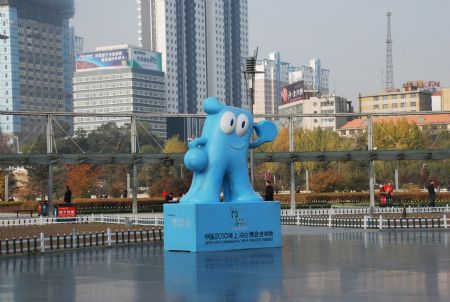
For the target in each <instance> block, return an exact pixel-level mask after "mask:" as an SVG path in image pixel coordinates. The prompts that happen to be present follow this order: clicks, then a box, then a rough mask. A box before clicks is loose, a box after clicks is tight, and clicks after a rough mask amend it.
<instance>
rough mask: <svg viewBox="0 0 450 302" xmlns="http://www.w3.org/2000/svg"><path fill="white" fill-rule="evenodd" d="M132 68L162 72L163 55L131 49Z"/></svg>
mask: <svg viewBox="0 0 450 302" xmlns="http://www.w3.org/2000/svg"><path fill="white" fill-rule="evenodd" d="M130 66H131V67H133V68H142V69H149V70H157V71H162V60H161V53H159V52H153V51H149V50H143V49H136V48H131V49H130Z"/></svg>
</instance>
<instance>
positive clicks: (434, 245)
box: [0, 227, 450, 302]
mask: <svg viewBox="0 0 450 302" xmlns="http://www.w3.org/2000/svg"><path fill="white" fill-rule="evenodd" d="M283 234H284V235H283V247H282V248H281V249H261V250H242V251H227V252H214V253H198V254H189V253H167V252H164V251H163V249H162V245H161V244H160V243H159V244H158V243H155V244H153V243H152V244H146V245H134V246H129V247H119V248H112V249H84V250H80V251H76V252H67V253H49V254H44V255H37V256H28V257H27V256H20V257H6V256H4V255H3V256H1V257H0V301H2V302H3V301H5V302H6V301H18V302H21V301H27V302H29V301H65V302H71V301H74V302H75V301H77V302H81V301H121V302H124V301H408V302H414V301H450V248H449V244H448V241H449V239H450V238H449V237H450V235H449V233H448V232H444V231H412V230H410V231H381V232H380V231H363V230H342V229H341V230H339V229H325V228H322V229H319V228H306V227H283Z"/></svg>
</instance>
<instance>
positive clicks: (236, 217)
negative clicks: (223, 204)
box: [230, 208, 247, 228]
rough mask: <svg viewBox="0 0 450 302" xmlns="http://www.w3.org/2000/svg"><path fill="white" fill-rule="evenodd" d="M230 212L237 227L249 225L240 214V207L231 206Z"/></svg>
mask: <svg viewBox="0 0 450 302" xmlns="http://www.w3.org/2000/svg"><path fill="white" fill-rule="evenodd" d="M230 214H231V218H232V219H233V226H234V227H235V228H245V227H246V226H247V223H246V221H245V219H244V218H242V217H240V216H239V209H237V208H230Z"/></svg>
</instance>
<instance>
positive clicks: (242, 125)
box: [236, 114, 250, 136]
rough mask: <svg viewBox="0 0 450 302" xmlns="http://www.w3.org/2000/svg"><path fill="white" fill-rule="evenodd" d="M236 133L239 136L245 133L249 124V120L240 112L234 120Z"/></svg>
mask: <svg viewBox="0 0 450 302" xmlns="http://www.w3.org/2000/svg"><path fill="white" fill-rule="evenodd" d="M236 124H237V125H236V134H237V135H239V136H242V135H244V134H245V133H247V130H248V127H249V126H250V122H249V120H248V117H247V115H245V114H240V115H239V116H238V118H237V122H236Z"/></svg>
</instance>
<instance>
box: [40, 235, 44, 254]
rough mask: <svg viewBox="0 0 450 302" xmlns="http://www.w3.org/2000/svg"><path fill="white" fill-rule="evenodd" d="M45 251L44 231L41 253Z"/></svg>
mask: <svg viewBox="0 0 450 302" xmlns="http://www.w3.org/2000/svg"><path fill="white" fill-rule="evenodd" d="M43 252H45V237H44V233H41V253H43Z"/></svg>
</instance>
